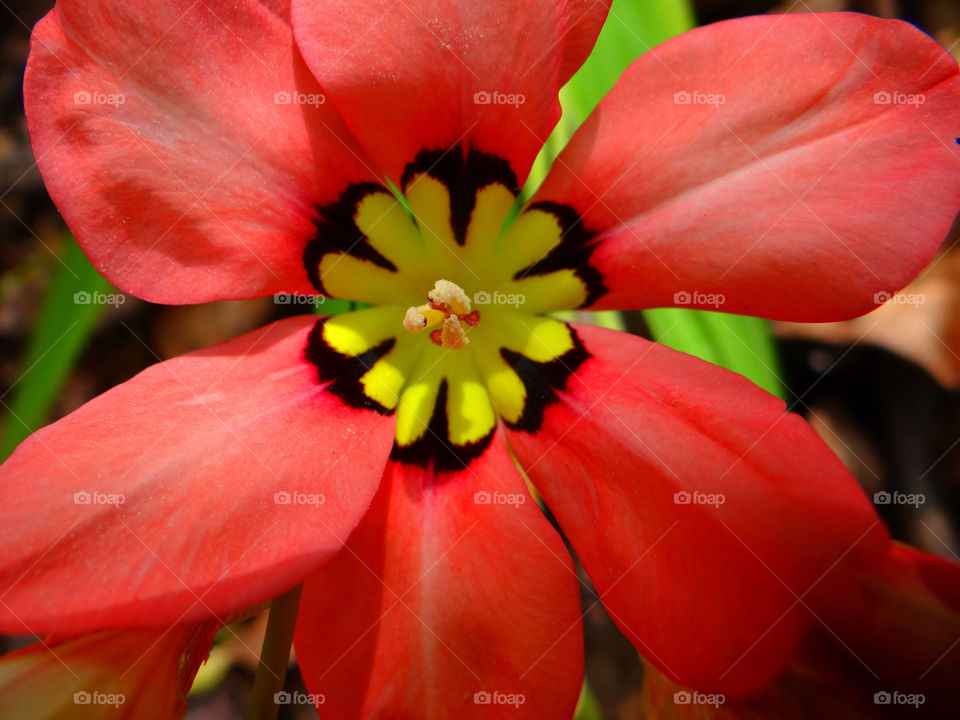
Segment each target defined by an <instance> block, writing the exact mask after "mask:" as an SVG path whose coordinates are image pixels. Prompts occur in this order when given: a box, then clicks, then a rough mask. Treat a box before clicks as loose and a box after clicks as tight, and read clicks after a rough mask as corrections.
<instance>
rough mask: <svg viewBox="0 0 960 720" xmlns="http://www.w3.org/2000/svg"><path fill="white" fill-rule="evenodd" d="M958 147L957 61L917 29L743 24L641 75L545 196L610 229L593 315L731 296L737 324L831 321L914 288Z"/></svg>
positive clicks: (942, 211)
mask: <svg viewBox="0 0 960 720" xmlns="http://www.w3.org/2000/svg"><path fill="white" fill-rule="evenodd" d="M706 58H708V59H709V60H705V59H706ZM695 93H696V95H694V94H695ZM878 93H888V95H885V96H884V95H880V96H878V95H877V94H878ZM894 93H897V95H896V96H894ZM916 95H920V96H922V101H923V102H922V104H919V103H920V102H921V100H917V99H915V98H914V100H915V103H917V104H910V103H908V102H907V101H908V100H909V99H910V98H912V97H914V96H916ZM708 96H712V97H713V98H714V100H715V102H716V103H717V104H707V103H708V102H709V101H710V97H708ZM721 96H722V99H723V101H724V102H723V103H722V104H719V103H720V99H721ZM877 97H879V98H880V99H881V100H882V99H885V98H890V100H891V102H890V103H887V104H882V103H880V102H876V101H875V98H877ZM683 100H687V101H688V102H687V103H682V102H680V101H683ZM958 136H960V80H958V77H957V64H956V62H955V61H954V60H953V59H952V58H951V57H950V56H949V55H948V54H947V53H946V52H945V51H944V50H943V49H942V48H940V47H939V46H938V45H937V44H936V43H934V42H933V41H932V40H931V39H930V38H928V37H927V36H925V35H924V34H922V33H921V32H920V31H919V30H917V29H916V28H914V27H913V26H911V25H908V24H906V23H902V22H899V21H888V20H877V19H874V18H870V17H867V16H865V15H854V14H843V13H841V14H824V15H784V16H767V17H752V18H744V19H740V20H734V21H730V22H724V23H719V24H717V25H712V26H708V27H705V28H702V29H699V30H694V31H693V32H689V33H685V34H684V35H682V36H680V37H679V38H676V39H674V40H671V41H669V42H667V43H664V44H663V45H661V46H660V47H658V48H655V49H654V50H652V51H651V52H649V53H646V54H645V55H644V56H643V57H641V58H640V59H639V60H638V61H636V62H635V63H634V64H633V65H632V66H631V67H630V68H629V69H628V70H627V71H626V73H625V74H624V75H623V77H621V79H620V81H619V82H618V83H617V85H616V87H615V88H614V89H613V90H612V91H611V93H610V94H608V95H607V96H606V97H605V98H604V99H603V101H602V102H601V103H600V105H599V106H598V108H597V110H596V112H595V113H594V114H593V116H592V117H591V118H590V119H589V120H588V121H587V123H586V124H585V125H584V126H583V128H581V129H580V131H579V132H578V133H577V135H576V136H575V137H574V139H573V140H572V141H571V143H570V145H569V146H568V147H567V149H566V150H565V151H564V152H563V154H562V155H561V156H560V158H559V159H558V160H557V162H556V163H555V164H554V166H553V169H552V172H551V174H550V176H549V177H548V179H547V180H546V183H545V185H544V186H543V188H542V189H541V191H540V192H539V193H538V195H537V197H536V198H535V199H536V200H553V201H557V202H562V203H568V204H571V205H573V206H574V207H575V208H576V209H577V210H578V211H579V212H580V213H581V214H582V215H583V216H584V219H585V225H586V227H587V228H588V229H591V230H593V231H595V232H598V233H601V235H600V237H599V240H598V243H599V246H598V248H597V250H596V251H595V253H594V255H593V260H592V262H593V264H595V265H596V266H597V267H598V269H599V270H600V271H601V272H602V274H603V276H604V282H605V283H606V285H607V286H608V288H609V289H610V292H609V293H608V294H607V295H605V296H603V297H602V298H601V299H600V301H599V302H598V303H597V305H596V306H597V307H604V308H637V307H656V306H670V305H673V304H675V303H676V302H677V300H676V299H675V296H676V295H677V293H688V294H689V295H690V297H689V299H688V298H686V297H684V296H682V295H681V296H679V299H680V302H682V301H683V300H688V302H687V303H684V304H689V305H691V306H701V307H708V308H710V309H714V308H715V307H716V304H715V300H717V298H716V297H711V296H715V295H717V294H721V295H723V296H724V298H722V300H725V303H722V304H721V306H720V307H721V309H723V310H725V311H729V312H735V313H744V314H751V315H760V316H763V317H773V318H780V319H785V320H803V321H828V320H839V319H843V318H848V317H852V316H855V315H860V314H862V313H864V312H867V311H869V310H871V309H873V308H874V307H876V303H875V298H874V296H875V295H876V294H877V293H881V292H886V293H892V292H894V291H896V290H898V289H899V288H901V287H903V286H904V285H906V283H907V282H908V281H909V280H910V279H912V278H913V277H914V275H916V274H917V273H918V272H919V271H920V269H921V268H923V266H924V265H926V263H927V262H929V260H930V258H931V257H932V256H933V253H934V251H935V250H936V249H937V246H938V245H939V244H940V243H941V242H942V240H943V239H944V237H945V236H946V234H947V231H948V229H949V227H950V223H951V221H952V220H953V218H954V215H955V214H956V212H957V210H958V208H960V147H958V145H957V143H956V139H957V137H958ZM722 300H721V302H722Z"/></svg>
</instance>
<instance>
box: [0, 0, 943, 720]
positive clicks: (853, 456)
mask: <svg viewBox="0 0 960 720" xmlns="http://www.w3.org/2000/svg"><path fill="white" fill-rule="evenodd" d="M695 4H696V8H697V15H698V18H699V19H700V22H701V23H707V22H713V21H717V20H722V19H725V18H730V17H737V16H741V15H747V14H753V13H763V12H770V11H785V10H787V11H791V12H800V11H810V10H816V11H824V10H857V11H862V12H868V13H871V14H874V15H878V16H882V17H900V18H903V19H906V20H909V21H911V22H913V23H915V24H917V25H919V26H920V27H922V28H923V29H925V30H926V31H927V32H929V33H930V34H932V35H934V36H935V37H936V38H937V39H938V40H939V41H940V43H941V44H942V45H944V46H945V47H947V48H949V49H950V50H951V52H953V53H954V55H955V56H960V3H958V2H957V0H916V1H915V2H906V1H904V2H898V1H896V0H860V1H857V0H849V1H848V0H807V2H803V1H802V0H801V1H800V2H796V3H781V4H774V3H771V2H769V1H764V0H699V1H698V2H696V3H695ZM51 6H52V0H46V1H43V2H34V1H31V0H0V18H3V20H2V22H0V27H2V30H0V399H2V396H3V395H4V394H5V393H6V391H7V390H8V389H9V388H10V387H11V386H12V385H13V384H14V383H15V382H16V380H17V378H18V377H19V376H20V373H21V372H22V371H23V368H22V367H21V358H22V354H23V351H24V348H25V347H26V343H27V340H28V338H29V334H30V332H31V329H32V327H33V323H34V320H35V316H36V311H37V308H38V306H39V303H40V300H41V298H42V296H43V293H44V291H45V289H46V287H47V285H48V284H49V281H50V277H51V274H52V272H53V270H54V267H55V265H56V263H57V260H56V258H55V255H54V253H56V252H57V251H58V250H59V248H60V247H61V243H62V237H63V233H64V224H63V221H62V220H61V219H60V216H59V215H58V213H57V210H56V208H55V207H54V206H53V204H52V203H51V201H50V199H49V198H48V196H47V194H46V192H45V190H44V186H43V182H42V180H41V178H40V175H39V173H38V172H37V169H36V167H35V166H34V161H33V155H32V152H31V148H30V144H29V139H28V136H27V130H26V124H25V121H24V117H23V106H22V96H21V83H22V75H23V67H24V63H25V61H26V56H27V51H28V43H29V31H30V27H31V26H32V25H33V24H34V23H35V22H36V21H37V20H38V19H39V18H40V17H42V15H43V14H44V13H46V12H47V11H48V9H49V8H50V7H51ZM955 241H956V235H954V237H953V238H951V239H950V240H948V242H947V243H946V244H945V246H944V250H943V253H942V255H941V256H940V257H939V258H938V259H937V261H936V262H935V264H934V265H933V266H932V268H931V269H929V270H928V272H926V273H925V274H924V275H923V276H922V277H921V278H920V279H919V280H918V281H917V282H916V283H915V285H914V286H913V287H912V288H911V291H913V292H918V293H923V294H924V296H925V298H926V302H925V303H924V304H923V305H922V306H919V307H912V306H898V307H884V308H882V309H881V310H879V311H877V312H875V313H873V314H871V315H870V316H868V318H863V319H860V320H856V321H851V322H849V323H836V324H830V325H822V326H820V325H817V326H797V325H792V324H788V323H779V324H777V325H776V327H775V330H776V333H777V335H778V337H779V346H780V352H781V362H782V367H783V370H784V379H785V382H786V385H787V386H788V388H789V390H790V392H791V393H792V394H793V398H792V402H791V405H792V406H793V408H794V409H795V410H797V411H798V412H801V413H802V414H804V415H806V416H807V417H808V418H809V419H810V420H811V422H812V423H813V424H814V426H815V427H816V428H817V430H818V431H819V432H820V433H821V435H822V436H823V437H824V439H825V440H826V441H827V443H828V444H829V445H830V446H831V447H832V448H833V449H834V450H835V451H836V452H837V453H838V455H840V457H841V458H842V459H843V460H844V461H845V462H846V463H847V464H848V466H849V467H850V468H851V470H852V471H853V472H854V473H855V474H856V476H857V477H858V479H860V481H861V482H862V483H863V485H864V487H865V488H866V489H867V490H868V492H870V493H871V494H872V493H873V492H875V491H878V490H883V489H887V490H893V489H899V490H902V491H905V492H914V493H916V492H920V493H923V494H924V495H925V496H926V498H927V501H926V503H925V504H924V505H923V506H922V507H921V508H920V509H919V510H914V509H912V508H908V509H902V508H898V507H895V506H880V507H879V510H880V511H881V514H882V515H883V517H884V519H885V520H886V521H887V523H888V524H889V526H890V528H891V530H892V532H893V533H894V534H895V535H896V536H897V537H899V538H901V539H903V540H905V541H907V542H909V543H911V544H914V545H917V546H919V547H921V548H923V549H925V550H928V551H931V552H934V553H939V554H942V555H946V556H952V557H955V558H956V557H957V555H956V553H957V550H958V538H960V526H958V518H960V449H958V448H960V403H958V397H957V392H958V388H960V253H957V252H955V251H953V250H952V246H953V243H954V242H955ZM281 314H285V315H286V314H289V312H283V306H279V307H278V306H277V305H275V304H274V303H273V302H272V301H271V299H269V298H267V299H264V300H253V301H243V302H232V303H213V304H209V305H200V306H185V307H164V306H158V305H152V304H149V303H145V302H142V301H139V300H135V299H133V298H130V299H129V300H128V301H127V302H126V303H124V304H123V305H122V306H121V307H120V308H119V309H108V310H107V311H106V312H105V313H104V314H103V316H102V317H101V319H100V321H99V325H98V329H97V331H96V333H95V336H94V338H93V341H92V342H91V343H90V344H89V346H88V347H87V349H86V350H85V352H84V353H83V355H82V357H81V359H80V362H79V363H78V365H77V367H76V369H75V370H74V371H73V373H72V374H71V376H70V378H69V380H68V381H67V384H66V386H65V388H64V390H63V392H62V393H61V395H60V397H59V399H58V401H57V404H56V405H55V407H54V411H53V414H52V416H51V418H50V419H51V420H53V419H56V418H57V417H60V416H62V415H64V414H66V413H68V412H70V411H71V410H73V409H75V408H76V407H78V406H79V405H81V404H82V403H84V402H86V401H87V400H89V399H90V398H92V397H94V396H95V395H97V394H99V393H101V392H103V391H104V390H106V389H108V388H110V387H112V386H113V385H116V384H117V383H120V382H122V381H124V380H126V379H128V378H130V377H132V376H133V375H135V374H136V373H137V372H139V371H140V370H142V369H143V368H145V367H147V366H148V365H150V364H152V363H154V362H156V361H157V359H158V358H159V359H166V358H169V357H172V356H175V355H178V354H181V353H183V352H187V351H189V350H192V349H196V348H200V347H203V346H206V345H210V344H213V343H216V342H219V341H222V340H225V339H228V338H231V337H234V336H236V335H238V334H240V333H243V332H246V331H248V330H252V329H254V328H256V327H259V326H260V325H263V324H264V323H266V322H269V321H271V320H273V319H276V318H277V317H279V316H280V315H281ZM585 600H586V604H585V608H586V607H590V605H591V604H592V603H591V602H590V601H589V597H587V596H586V595H585ZM585 630H586V649H587V675H588V678H589V680H590V682H591V684H592V687H593V689H594V691H595V692H596V694H597V696H598V698H599V700H600V702H601V705H602V707H603V709H604V711H605V713H606V716H607V717H608V718H610V720H618V719H622V720H626V719H627V718H641V717H643V711H642V709H641V703H640V687H641V681H642V674H643V673H642V669H641V665H640V662H639V659H638V657H637V655H636V653H635V652H634V650H633V648H632V646H631V645H630V644H629V643H628V642H627V641H626V640H625V639H624V638H623V637H622V636H621V635H620V633H619V632H618V631H617V630H616V628H615V627H614V625H613V624H612V623H611V622H610V620H609V618H608V617H607V616H606V614H605V613H604V612H603V610H602V607H601V606H599V605H597V606H596V607H594V608H592V609H591V610H589V611H588V612H587V614H586V616H585ZM234 631H235V632H234V633H232V634H231V633H223V638H222V642H220V643H218V646H217V648H218V649H217V652H218V653H220V658H221V660H223V659H224V658H226V661H225V662H224V663H223V664H224V667H226V668H227V669H226V670H225V672H224V674H223V677H222V680H220V682H219V683H218V684H217V685H216V688H215V689H213V690H211V691H208V692H205V693H203V694H200V695H199V696H198V697H196V698H194V699H192V702H191V709H190V710H189V712H188V715H187V717H188V718H191V720H205V719H207V718H211V719H212V718H242V717H243V712H244V707H245V705H246V698H247V696H248V694H249V692H250V687H251V683H252V678H253V672H254V669H255V667H256V652H257V651H258V650H259V646H260V642H261V638H262V632H263V620H262V617H261V618H256V619H253V620H251V621H248V622H247V623H245V624H243V625H242V626H238V627H236V628H234ZM13 642H14V641H13V640H12V639H11V640H7V641H4V639H3V638H0V650H3V649H5V647H4V646H6V649H8V648H9V647H11V646H12V645H13ZM287 684H288V689H290V690H293V689H295V688H298V687H299V688H300V689H301V690H303V687H302V682H301V681H300V678H299V674H298V673H297V672H296V669H295V668H293V669H292V671H291V674H290V677H289V678H288V683H287ZM286 711H287V708H282V711H281V712H282V713H283V712H286ZM303 713H304V714H303V715H302V716H303V717H316V715H315V714H314V713H313V711H312V709H311V710H303ZM281 717H283V714H281ZM287 717H294V715H292V714H288V715H287Z"/></svg>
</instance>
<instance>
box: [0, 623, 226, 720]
mask: <svg viewBox="0 0 960 720" xmlns="http://www.w3.org/2000/svg"><path fill="white" fill-rule="evenodd" d="M218 627H219V624H218V623H215V622H206V623H201V624H199V625H179V626H177V627H175V628H170V629H166V630H122V631H108V632H101V633H95V634H93V635H84V636H81V637H78V638H74V639H70V640H64V641H62V642H57V643H53V642H50V641H49V640H48V641H46V642H43V643H36V644H34V645H30V646H29V647H27V648H25V649H24V650H22V651H19V652H15V653H12V654H10V655H7V656H4V657H3V658H0V716H2V717H5V718H17V719H18V720H30V719H36V720H41V719H44V720H53V719H54V718H79V717H83V718H89V719H90V720H93V719H94V718H103V719H104V720H108V719H109V720H114V719H116V720H120V719H122V718H146V717H149V718H158V719H161V718H175V717H181V716H182V714H183V711H184V709H185V707H186V703H185V698H186V694H187V691H188V690H189V689H190V685H191V683H192V681H193V678H194V676H195V675H196V673H197V670H198V669H199V667H200V664H201V663H202V662H203V660H204V659H205V658H206V657H207V654H208V653H209V652H210V647H211V646H212V645H213V636H214V635H215V634H216V630H217V628H218Z"/></svg>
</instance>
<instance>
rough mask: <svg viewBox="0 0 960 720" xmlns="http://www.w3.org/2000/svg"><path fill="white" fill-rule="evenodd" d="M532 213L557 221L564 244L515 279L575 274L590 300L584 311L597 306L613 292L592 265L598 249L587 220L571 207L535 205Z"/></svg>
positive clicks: (587, 299)
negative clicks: (551, 216) (607, 293)
mask: <svg viewBox="0 0 960 720" xmlns="http://www.w3.org/2000/svg"><path fill="white" fill-rule="evenodd" d="M529 210H540V211H542V212H545V213H549V214H551V215H553V216H554V217H555V218H556V219H557V224H558V225H560V243H559V244H558V245H557V246H556V247H554V248H553V249H552V250H551V251H550V252H548V253H547V254H546V255H544V256H543V257H542V258H540V259H539V260H537V261H536V262H535V263H533V264H531V265H528V266H527V267H525V268H524V269H523V270H519V271H517V272H516V273H514V276H513V279H514V280H515V281H517V280H522V279H523V278H525V277H527V276H528V275H549V274H550V273H553V272H557V271H558V270H573V272H574V274H575V275H576V276H577V277H578V278H580V281H581V282H582V283H583V284H584V286H585V287H586V290H587V298H586V300H584V301H583V303H582V304H581V305H580V307H582V308H585V307H589V306H591V305H593V303H595V302H596V301H597V300H599V299H600V297H601V296H603V295H604V294H605V293H606V292H607V291H608V289H609V288H607V286H606V285H604V283H603V275H601V274H600V271H599V270H597V269H596V268H595V267H593V265H591V264H590V256H591V255H592V254H593V251H594V248H595V247H596V245H595V244H594V242H593V233H591V232H590V231H588V230H587V229H586V228H585V227H584V226H583V219H582V218H581V217H580V215H579V214H578V213H577V211H576V210H574V209H573V208H572V207H570V206H568V205H561V204H559V203H555V202H548V201H543V202H537V203H533V204H532V205H530V206H529V207H527V208H526V210H525V211H524V212H526V211H529Z"/></svg>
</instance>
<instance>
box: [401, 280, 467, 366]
mask: <svg viewBox="0 0 960 720" xmlns="http://www.w3.org/2000/svg"><path fill="white" fill-rule="evenodd" d="M427 300H428V302H427V303H425V304H423V305H420V306H419V307H409V308H407V312H406V314H405V315H404V317H403V327H404V329H405V330H406V331H407V332H409V333H413V334H416V333H418V332H421V331H423V330H427V329H430V328H435V329H434V330H432V331H431V332H430V339H431V340H432V341H433V342H434V343H435V344H437V345H439V346H440V347H442V348H447V349H449V350H459V349H460V348H463V347H466V346H467V344H468V343H469V342H470V338H468V337H467V331H466V326H470V327H475V326H476V325H477V323H479V322H480V313H479V312H477V311H476V310H472V311H471V309H470V298H469V297H467V294H466V293H465V292H464V291H463V288H461V287H460V286H459V285H457V284H456V283H452V282H450V281H449V280H437V282H436V283H434V287H433V290H431V291H430V292H429V293H427Z"/></svg>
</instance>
